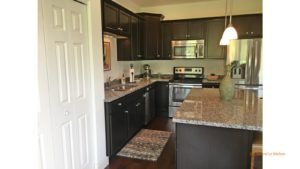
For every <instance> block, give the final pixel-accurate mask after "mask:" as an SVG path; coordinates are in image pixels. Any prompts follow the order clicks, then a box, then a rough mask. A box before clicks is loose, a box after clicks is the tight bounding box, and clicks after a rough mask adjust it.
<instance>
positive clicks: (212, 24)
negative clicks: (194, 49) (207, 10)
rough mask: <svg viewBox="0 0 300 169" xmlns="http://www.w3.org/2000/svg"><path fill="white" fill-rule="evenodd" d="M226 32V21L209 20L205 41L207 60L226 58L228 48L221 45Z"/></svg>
mask: <svg viewBox="0 0 300 169" xmlns="http://www.w3.org/2000/svg"><path fill="white" fill-rule="evenodd" d="M224 30H225V20H224V19H210V20H207V27H206V39H205V46H206V47H205V49H206V50H205V51H206V52H205V58H207V59H224V58H226V54H227V50H226V46H221V45H220V40H221V38H222V35H223V32H224Z"/></svg>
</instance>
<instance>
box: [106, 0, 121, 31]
mask: <svg viewBox="0 0 300 169" xmlns="http://www.w3.org/2000/svg"><path fill="white" fill-rule="evenodd" d="M103 14H104V28H105V29H107V30H109V31H117V28H118V27H119V22H118V19H119V11H118V9H117V8H116V7H113V6H111V5H109V4H107V3H104V13H103Z"/></svg>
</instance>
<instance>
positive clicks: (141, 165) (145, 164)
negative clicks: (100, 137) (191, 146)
mask: <svg viewBox="0 0 300 169" xmlns="http://www.w3.org/2000/svg"><path fill="white" fill-rule="evenodd" d="M145 128H147V129H152V130H161V131H171V132H172V135H171V137H170V138H169V140H168V142H167V144H166V146H165V148H164V150H163V151H162V153H161V156H160V157H159V158H158V160H157V161H156V162H152V161H146V160H138V159H132V158H126V157H119V156H116V157H114V158H113V159H111V160H110V164H109V166H107V167H106V168H105V169H175V123H173V122H172V119H169V118H165V117H156V118H155V119H153V120H152V121H151V122H150V123H149V125H148V126H147V127H145Z"/></svg>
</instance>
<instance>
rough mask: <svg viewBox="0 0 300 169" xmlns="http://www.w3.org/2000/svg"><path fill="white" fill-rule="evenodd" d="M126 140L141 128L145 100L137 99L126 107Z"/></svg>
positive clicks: (142, 98)
mask: <svg viewBox="0 0 300 169" xmlns="http://www.w3.org/2000/svg"><path fill="white" fill-rule="evenodd" d="M125 111H127V113H128V138H131V137H132V136H133V135H134V134H135V133H136V132H137V131H139V130H140V129H141V128H142V127H143V124H144V123H143V122H144V118H145V99H144V97H139V98H138V99H137V100H135V101H133V102H132V103H131V104H129V105H128V109H127V110H125Z"/></svg>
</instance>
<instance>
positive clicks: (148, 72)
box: [144, 64, 151, 79]
mask: <svg viewBox="0 0 300 169" xmlns="http://www.w3.org/2000/svg"><path fill="white" fill-rule="evenodd" d="M144 71H145V73H144V77H145V78H146V79H150V77H151V69H150V65H148V64H144Z"/></svg>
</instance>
